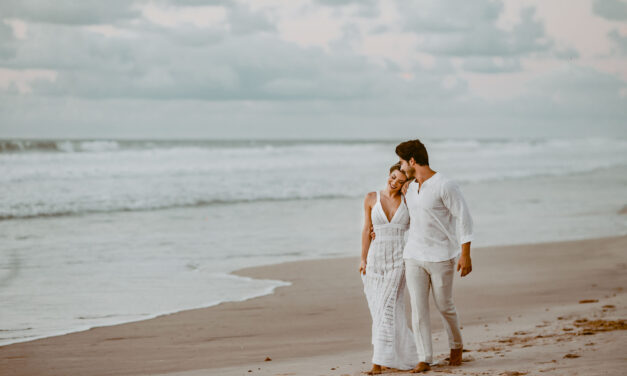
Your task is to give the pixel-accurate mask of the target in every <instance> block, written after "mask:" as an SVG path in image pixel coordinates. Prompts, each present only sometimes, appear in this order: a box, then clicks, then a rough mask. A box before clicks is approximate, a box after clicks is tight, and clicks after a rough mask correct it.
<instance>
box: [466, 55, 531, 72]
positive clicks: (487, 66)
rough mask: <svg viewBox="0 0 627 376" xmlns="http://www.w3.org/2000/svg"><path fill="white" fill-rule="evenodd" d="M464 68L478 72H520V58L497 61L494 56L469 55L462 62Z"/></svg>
mask: <svg viewBox="0 0 627 376" xmlns="http://www.w3.org/2000/svg"><path fill="white" fill-rule="evenodd" d="M462 69H464V70H465V71H468V72H476V73H511V72H520V71H521V70H522V66H521V65H520V60H519V59H515V58H507V59H503V61H502V63H497V62H496V61H495V59H494V58H492V57H468V58H466V59H464V62H463V63H462Z"/></svg>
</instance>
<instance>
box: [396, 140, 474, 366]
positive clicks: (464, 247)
mask: <svg viewBox="0 0 627 376" xmlns="http://www.w3.org/2000/svg"><path fill="white" fill-rule="evenodd" d="M396 154H397V155H398V157H399V159H400V163H401V171H403V172H404V173H405V175H407V178H408V179H409V180H408V183H407V184H406V194H405V198H406V201H407V208H408V209H409V217H410V225H409V230H408V231H407V234H408V237H407V243H406V245H405V249H404V250H403V258H404V259H405V275H406V280H407V289H408V291H409V296H410V301H411V310H412V326H413V331H414V340H415V342H416V347H417V351H418V360H419V363H418V364H417V365H416V367H415V368H414V369H413V370H412V373H418V372H424V371H427V370H429V369H430V368H431V367H430V365H429V364H430V363H432V362H433V350H432V344H431V322H430V319H429V290H430V289H432V290H433V298H434V301H435V305H436V307H437V309H438V311H440V314H441V315H442V319H443V322H444V327H445V329H446V333H447V335H448V340H449V348H450V349H451V353H450V360H449V363H450V365H461V361H462V334H461V330H460V327H459V321H458V318H457V311H456V310H455V305H454V304H453V296H452V292H453V277H454V275H455V261H456V260H458V261H457V271H461V276H462V277H464V276H466V275H468V273H470V272H471V271H472V266H471V261H470V242H471V241H472V238H473V223H472V218H471V217H470V212H469V210H468V206H467V205H466V201H465V200H464V197H463V196H462V193H461V191H460V190H459V187H458V186H457V184H455V183H454V182H453V181H451V180H449V179H448V178H446V177H445V176H443V175H442V174H441V173H439V172H436V171H434V170H432V169H431V168H430V167H429V156H428V154H427V149H426V148H425V146H424V145H423V144H422V142H420V141H419V140H411V141H406V142H403V143H401V144H399V145H398V146H397V147H396ZM460 243H461V248H460Z"/></svg>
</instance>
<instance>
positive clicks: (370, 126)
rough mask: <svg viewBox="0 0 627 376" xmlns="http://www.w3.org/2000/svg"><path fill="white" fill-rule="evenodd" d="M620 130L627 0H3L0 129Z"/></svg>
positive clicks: (409, 133)
mask: <svg viewBox="0 0 627 376" xmlns="http://www.w3.org/2000/svg"><path fill="white" fill-rule="evenodd" d="M510 136H515V137H573V136H575V137H579V136H620V137H627V1H621V0H594V1H588V0H573V1H569V2H567V3H565V2H561V1H557V0H535V1H532V0H528V1H521V0H508V1H506V2H505V1H489V0H477V1H472V2H468V1H461V0H457V1H452V0H437V1H436V0H432V1H423V0H418V1H405V0H397V1H391V0H381V1H377V0H368V1H365V0H362V1H350V0H343V1H331V0H315V1H289V2H286V1H279V0H277V1H274V0H254V1H221V0H181V1H174V0H169V1H168V0H158V1H145V0H136V1H127V0H110V1H107V2H103V1H100V0H82V1H70V0H55V1H52V0H40V1H33V0H19V1H17V0H3V1H2V2H0V137H4V138H12V137H18V138H48V137H54V138H91V137H105V138H129V137H132V138H172V137H173V138H195V137H201V138H309V137H311V138H382V137H385V138H404V137H510Z"/></svg>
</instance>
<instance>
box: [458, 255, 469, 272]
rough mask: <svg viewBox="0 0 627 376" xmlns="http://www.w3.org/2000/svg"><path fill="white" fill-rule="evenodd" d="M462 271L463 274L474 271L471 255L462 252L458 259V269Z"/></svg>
mask: <svg viewBox="0 0 627 376" xmlns="http://www.w3.org/2000/svg"><path fill="white" fill-rule="evenodd" d="M460 270H461V271H462V272H461V276H462V277H464V276H467V275H468V274H470V272H471V271H472V262H471V261H470V256H468V255H464V254H462V255H461V256H460V257H459V261H457V271H460Z"/></svg>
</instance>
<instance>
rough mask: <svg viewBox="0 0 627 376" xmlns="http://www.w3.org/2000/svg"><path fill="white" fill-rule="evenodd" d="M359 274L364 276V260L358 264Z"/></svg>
mask: <svg viewBox="0 0 627 376" xmlns="http://www.w3.org/2000/svg"><path fill="white" fill-rule="evenodd" d="M359 274H363V275H366V261H365V260H361V263H360V264H359Z"/></svg>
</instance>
